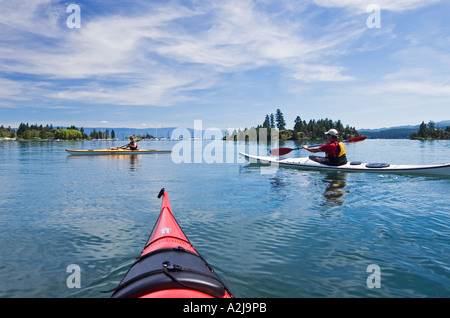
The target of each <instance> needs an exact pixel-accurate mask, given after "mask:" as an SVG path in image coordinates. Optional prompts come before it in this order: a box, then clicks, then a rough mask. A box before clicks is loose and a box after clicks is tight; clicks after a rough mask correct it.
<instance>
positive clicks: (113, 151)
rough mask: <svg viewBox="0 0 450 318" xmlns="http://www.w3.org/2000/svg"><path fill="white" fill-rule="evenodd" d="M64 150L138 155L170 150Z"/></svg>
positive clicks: (91, 153) (75, 152)
mask: <svg viewBox="0 0 450 318" xmlns="http://www.w3.org/2000/svg"><path fill="white" fill-rule="evenodd" d="M66 151H67V152H68V153H69V154H71V155H140V154H151V153H170V152H171V151H172V150H149V149H137V150H130V149H120V148H119V149H117V148H109V149H97V150H75V149H66Z"/></svg>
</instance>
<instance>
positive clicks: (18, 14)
mask: <svg viewBox="0 0 450 318" xmlns="http://www.w3.org/2000/svg"><path fill="white" fill-rule="evenodd" d="M70 4H77V5H78V6H79V8H80V21H81V24H80V28H69V27H68V24H67V18H68V17H70V16H71V14H73V13H74V11H69V12H67V8H68V6H69V5H70ZM370 4H376V5H378V7H379V8H380V10H379V13H380V15H379V18H380V19H379V20H374V19H373V14H374V12H375V11H368V10H367V9H368V6H369V5H370ZM449 12H450V4H449V2H448V1H443V0H442V1H440V0H431V1H420V0H398V1H397V0H391V1H388V0H378V1H377V0H370V1H365V0H305V1H299V0H297V1H294V0H260V1H251V0H235V1H233V0H231V1H227V0H205V1H202V0H190V1H189V0H183V1H181V0H179V1H167V0H166V1H106V0H97V1H51V0H21V1H6V0H0V124H3V125H6V126H8V125H11V126H12V127H17V126H18V124H19V123H21V122H29V123H30V124H31V123H38V124H44V125H45V124H50V123H51V124H53V125H72V124H74V125H76V126H79V127H81V126H83V127H132V128H146V127H193V124H194V120H202V121H203V128H209V127H216V128H240V127H241V128H242V127H253V126H256V125H258V124H261V123H262V122H263V121H264V117H265V115H266V114H270V113H275V111H276V109H277V108H280V109H281V110H282V112H283V113H284V115H285V119H286V121H287V125H288V127H289V126H293V125H294V119H295V118H296V116H300V117H301V118H302V119H305V120H307V121H308V120H309V119H321V118H329V119H333V120H338V119H340V120H341V121H342V122H343V123H344V124H348V125H350V126H354V127H356V128H358V129H361V128H381V127H390V126H398V125H414V124H419V123H420V122H422V121H423V120H424V121H426V122H428V121H429V120H433V121H440V120H448V119H450V107H449V106H450V54H449V52H450V23H448V13H449ZM368 20H369V21H371V22H376V21H379V22H380V27H379V28H377V27H372V28H371V27H369V25H368V22H367V21H368ZM71 21H75V20H71Z"/></svg>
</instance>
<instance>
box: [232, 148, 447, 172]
mask: <svg viewBox="0 0 450 318" xmlns="http://www.w3.org/2000/svg"><path fill="white" fill-rule="evenodd" d="M239 154H240V155H241V156H243V157H245V159H247V160H248V161H249V162H250V163H262V164H271V163H275V164H279V165H280V166H288V167H293V168H300V169H315V170H322V169H324V170H336V171H350V172H353V171H356V172H377V173H403V174H418V175H435V176H449V177H450V163H446V164H437V165H396V164H392V165H391V164H387V163H363V162H347V163H346V164H345V165H342V166H330V165H326V164H323V163H319V162H316V161H314V160H311V159H310V158H309V157H302V158H280V157H270V156H256V155H250V154H246V153H243V152H240V153H239Z"/></svg>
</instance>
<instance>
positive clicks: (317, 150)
mask: <svg viewBox="0 0 450 318" xmlns="http://www.w3.org/2000/svg"><path fill="white" fill-rule="evenodd" d="M302 148H303V149H305V150H308V151H309V152H314V153H316V152H322V150H320V148H319V147H311V148H309V147H308V146H307V145H304V146H303V147H302Z"/></svg>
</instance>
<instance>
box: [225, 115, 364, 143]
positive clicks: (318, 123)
mask: <svg viewBox="0 0 450 318" xmlns="http://www.w3.org/2000/svg"><path fill="white" fill-rule="evenodd" d="M332 128H334V129H336V130H337V131H338V132H339V139H340V140H346V139H350V138H353V137H357V136H359V134H358V131H357V130H356V128H355V127H350V126H349V125H346V126H344V124H343V123H342V122H341V121H340V120H338V121H333V120H331V119H328V118H325V119H319V120H315V119H310V120H309V121H308V122H307V121H306V120H302V119H301V118H300V116H297V117H296V118H295V120H294V123H293V126H292V129H290V128H287V123H286V120H285V119H284V114H283V112H282V111H281V110H280V109H277V110H276V112H275V114H273V113H271V114H270V115H269V114H266V116H265V119H264V122H263V123H262V124H261V125H258V126H257V127H254V128H250V129H255V131H256V135H257V136H258V137H259V130H260V129H266V132H267V137H268V139H270V138H271V137H270V136H271V133H272V129H277V131H278V135H279V139H281V140H297V141H302V140H325V139H326V137H325V132H326V131H328V130H330V129H332ZM248 131H249V129H247V128H246V129H245V130H244V131H242V130H239V131H236V130H235V131H234V132H233V133H232V134H229V133H228V132H227V134H226V136H225V137H224V139H226V140H232V139H233V138H234V140H237V139H238V138H239V136H240V135H241V134H242V135H245V134H246V132H248ZM245 138H246V139H248V138H247V136H246V137H245Z"/></svg>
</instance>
